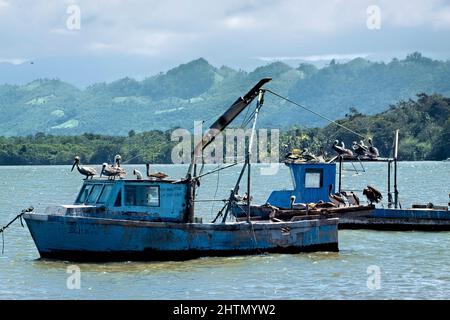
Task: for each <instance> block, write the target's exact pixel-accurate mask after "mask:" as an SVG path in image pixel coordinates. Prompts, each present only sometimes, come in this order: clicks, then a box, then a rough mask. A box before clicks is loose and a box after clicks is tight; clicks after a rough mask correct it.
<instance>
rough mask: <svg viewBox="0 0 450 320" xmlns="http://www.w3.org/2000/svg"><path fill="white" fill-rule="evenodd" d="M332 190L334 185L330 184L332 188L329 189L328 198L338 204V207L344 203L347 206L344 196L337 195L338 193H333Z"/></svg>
mask: <svg viewBox="0 0 450 320" xmlns="http://www.w3.org/2000/svg"><path fill="white" fill-rule="evenodd" d="M332 190H333V185H332V184H330V188H329V189H328V198H329V199H330V201H331V202H332V203H334V204H335V205H337V206H338V207H340V206H341V205H343V206H344V207H345V200H344V197H343V196H340V195H337V194H332V193H331V191H332Z"/></svg>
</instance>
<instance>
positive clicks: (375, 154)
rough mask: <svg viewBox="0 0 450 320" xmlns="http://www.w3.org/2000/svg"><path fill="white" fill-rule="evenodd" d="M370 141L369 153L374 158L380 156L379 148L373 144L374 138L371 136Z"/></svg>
mask: <svg viewBox="0 0 450 320" xmlns="http://www.w3.org/2000/svg"><path fill="white" fill-rule="evenodd" d="M368 141H369V150H368V152H367V155H368V156H369V157H371V158H372V159H375V158H378V157H379V156H380V153H379V152H378V149H377V148H375V147H374V146H373V143H372V138H369V140H368Z"/></svg>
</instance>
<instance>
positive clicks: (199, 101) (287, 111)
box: [0, 53, 450, 136]
mask: <svg viewBox="0 0 450 320" xmlns="http://www.w3.org/2000/svg"><path fill="white" fill-rule="evenodd" d="M267 76H269V77H272V78H273V81H272V82H270V83H269V84H268V85H267V88H270V89H272V90H274V91H276V92H278V93H280V94H282V95H286V96H289V98H291V99H293V100H295V101H297V102H299V103H301V104H303V105H305V106H308V107H309V108H311V109H313V110H315V111H317V112H319V113H322V114H325V115H327V116H328V117H331V118H333V119H338V118H342V117H344V115H345V114H346V113H348V111H349V109H350V108H356V109H357V110H359V111H360V112H361V113H364V114H375V113H377V112H381V111H384V110H386V109H387V108H388V106H389V105H391V104H394V103H397V102H398V101H400V100H408V99H409V98H413V97H414V96H415V95H416V94H417V93H419V92H424V93H426V94H433V93H440V94H443V95H445V96H450V62H449V61H445V62H444V61H436V60H431V59H429V58H426V57H423V56H422V55H421V54H419V53H413V54H410V55H408V56H407V57H406V58H405V59H403V60H397V59H394V60H392V61H391V62H389V63H379V62H370V61H367V60H364V59H361V58H357V59H354V60H352V61H349V62H347V63H342V64H339V63H336V62H334V61H331V62H330V64H329V65H328V66H326V67H324V68H321V69H317V68H316V67H314V66H313V65H310V64H301V65H300V66H299V67H298V68H293V67H291V66H289V65H287V64H284V63H281V62H275V63H271V64H268V65H265V66H262V67H259V68H257V69H255V70H254V71H252V72H245V71H242V70H233V69H231V68H228V67H225V66H222V67H220V68H216V67H214V66H212V65H210V64H209V63H208V62H207V61H206V60H205V59H202V58H200V59H197V60H194V61H191V62H189V63H187V64H183V65H180V66H178V67H176V68H174V69H171V70H169V71H168V72H166V73H160V74H157V75H154V76H151V77H149V78H147V79H144V80H142V81H137V80H134V79H130V78H124V79H120V80H117V81H114V82H111V83H97V84H93V85H91V86H90V87H88V88H86V89H83V90H81V89H78V88H76V87H74V86H72V85H70V84H67V83H64V82H61V81H59V80H48V79H40V80H35V81H33V82H31V83H29V84H27V85H23V86H20V85H8V84H5V85H0V125H1V128H2V132H1V133H0V135H4V136H13V135H22V136H24V135H28V134H36V133H38V132H43V133H46V134H54V135H77V134H82V133H100V134H108V135H126V134H127V133H128V132H129V131H130V130H135V131H136V132H143V131H149V130H156V129H157V130H168V129H170V128H173V127H184V128H192V126H193V121H194V120H208V119H212V118H214V117H216V116H217V115H219V114H220V113H222V112H223V111H224V110H226V108H227V107H228V106H229V105H230V104H231V103H232V102H233V101H234V100H235V99H236V98H237V97H239V96H241V95H243V94H244V93H246V92H247V90H248V89H249V88H251V86H252V85H253V84H254V83H255V82H257V81H258V80H259V79H260V78H262V77H267ZM206 124H210V122H209V123H208V122H207V123H206ZM325 124H326V122H324V121H323V120H322V119H321V118H318V117H317V116H315V115H313V114H311V113H308V112H306V111H304V110H302V109H301V108H298V107H296V106H293V105H291V104H288V103H286V102H284V101H282V100H280V99H279V98H276V97H274V96H271V95H270V94H267V95H266V103H265V106H264V110H263V112H262V113H261V118H260V126H262V127H277V128H284V129H286V128H289V127H291V126H293V125H299V126H303V127H316V126H322V125H325Z"/></svg>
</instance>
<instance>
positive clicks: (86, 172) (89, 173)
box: [70, 156, 97, 179]
mask: <svg viewBox="0 0 450 320" xmlns="http://www.w3.org/2000/svg"><path fill="white" fill-rule="evenodd" d="M75 166H76V167H77V170H78V172H79V173H81V174H82V175H83V176H86V179H87V178H89V177H91V179H92V177H93V176H95V175H96V174H97V171H96V170H95V169H94V168H92V167H83V166H81V165H80V157H79V156H76V157H75V161H74V162H73V166H72V170H70V171H73V169H74V168H75Z"/></svg>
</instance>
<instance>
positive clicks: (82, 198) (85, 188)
mask: <svg viewBox="0 0 450 320" xmlns="http://www.w3.org/2000/svg"><path fill="white" fill-rule="evenodd" d="M91 190H92V184H85V185H84V186H83V188H82V189H81V192H80V195H79V196H78V199H77V201H76V202H77V203H85V202H86V200H87V198H88V196H89V193H91Z"/></svg>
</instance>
